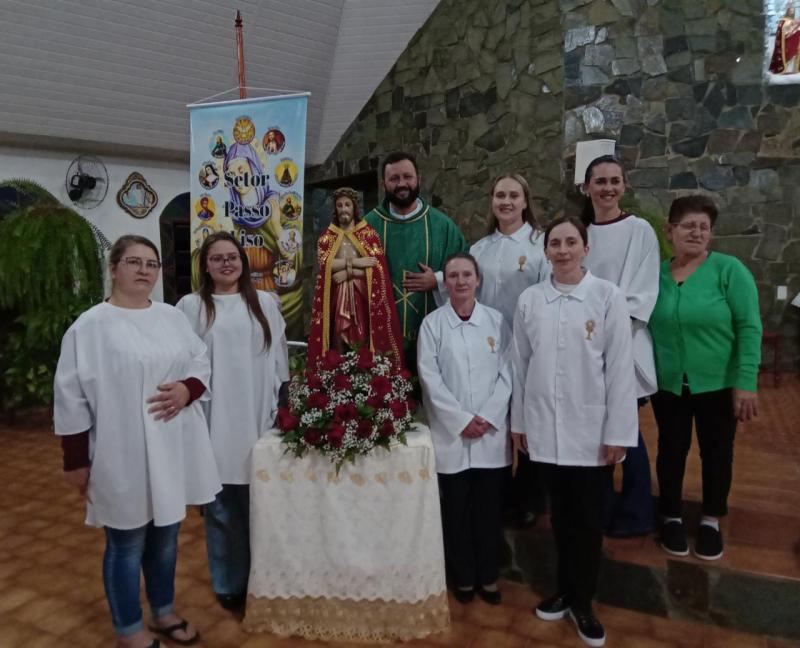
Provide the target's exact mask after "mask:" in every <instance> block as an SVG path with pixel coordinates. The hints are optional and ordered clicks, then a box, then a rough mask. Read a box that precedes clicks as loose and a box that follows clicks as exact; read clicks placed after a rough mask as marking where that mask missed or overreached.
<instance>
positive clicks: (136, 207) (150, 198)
mask: <svg viewBox="0 0 800 648" xmlns="http://www.w3.org/2000/svg"><path fill="white" fill-rule="evenodd" d="M117 204H118V205H119V206H120V207H121V208H122V209H123V210H124V211H126V212H128V213H129V214H130V215H131V216H133V217H134V218H144V217H145V216H147V215H148V214H149V213H150V212H151V211H153V209H154V208H155V206H156V205H157V204H158V194H156V192H155V189H153V188H152V187H151V186H150V185H149V184H147V180H145V179H144V176H143V175H142V174H141V173H136V172H135V171H134V172H133V173H131V174H130V175H129V176H128V179H127V180H126V181H125V183H124V184H123V185H122V188H121V189H120V190H119V191H118V192H117Z"/></svg>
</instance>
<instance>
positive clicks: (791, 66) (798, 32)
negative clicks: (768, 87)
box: [769, 11, 800, 74]
mask: <svg viewBox="0 0 800 648" xmlns="http://www.w3.org/2000/svg"><path fill="white" fill-rule="evenodd" d="M798 53H800V21H798V20H795V17H794V11H787V13H786V15H785V16H784V17H783V18H781V20H780V22H779V23H778V30H777V32H776V33H775V48H774V49H773V50H772V59H771V60H770V64H769V71H770V72H772V73H773V74H796V73H797V72H798V66H797V61H796V60H794V59H795V58H796V57H797V55H798Z"/></svg>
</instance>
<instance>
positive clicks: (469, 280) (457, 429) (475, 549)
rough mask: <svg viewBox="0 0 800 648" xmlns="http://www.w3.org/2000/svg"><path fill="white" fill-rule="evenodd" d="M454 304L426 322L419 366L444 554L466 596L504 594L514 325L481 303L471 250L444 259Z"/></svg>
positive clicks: (458, 591)
mask: <svg viewBox="0 0 800 648" xmlns="http://www.w3.org/2000/svg"><path fill="white" fill-rule="evenodd" d="M444 281H445V285H446V286H447V290H448V292H449V294H450V301H449V303H447V304H445V305H444V306H443V307H441V308H439V309H437V310H435V311H433V312H432V313H431V314H430V315H428V316H427V317H426V318H425V319H424V320H423V321H422V327H421V328H420V332H419V345H418V353H417V356H418V365H419V378H420V382H421V384H422V397H423V402H424V404H425V411H426V412H427V414H428V417H429V423H430V427H431V434H432V436H433V445H434V450H435V452H436V470H437V472H438V473H439V488H440V492H441V495H442V527H443V531H444V548H445V560H446V562H447V566H448V571H449V573H450V577H451V578H452V580H453V581H454V584H455V589H454V592H453V593H454V596H455V598H456V600H458V601H459V602H461V603H468V602H469V601H471V600H472V598H473V597H474V594H475V588H476V587H477V592H478V596H480V597H481V598H482V599H483V600H484V601H486V602H487V603H490V604H492V605H497V604H499V603H500V601H501V594H500V590H499V589H498V588H497V577H498V571H499V566H500V547H501V533H502V530H501V513H500V490H501V485H502V482H503V474H504V472H505V468H506V467H507V466H508V465H509V464H510V463H511V454H510V451H511V446H510V439H509V436H508V403H509V399H510V397H511V376H510V367H509V362H508V354H507V349H508V346H509V344H510V339H511V330H510V328H509V326H508V324H506V323H505V321H504V320H503V316H502V315H501V314H500V312H499V311H496V310H494V309H493V308H489V307H487V306H484V305H482V304H480V303H478V302H477V301H476V299H475V291H476V290H477V288H478V285H479V283H480V274H479V270H478V264H477V263H476V261H475V259H474V257H472V256H471V255H469V254H466V253H463V252H459V253H456V254H453V255H452V256H450V257H449V258H448V259H447V261H445V264H444Z"/></svg>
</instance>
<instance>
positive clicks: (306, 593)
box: [244, 425, 449, 641]
mask: <svg viewBox="0 0 800 648" xmlns="http://www.w3.org/2000/svg"><path fill="white" fill-rule="evenodd" d="M407 442H408V444H407V445H406V446H403V445H396V446H394V447H393V448H392V450H391V452H386V451H385V450H383V449H380V448H378V449H376V450H374V451H373V452H372V453H371V454H370V455H369V456H368V457H359V458H358V459H357V460H356V462H355V463H354V464H350V463H347V464H345V465H344V466H343V467H342V468H341V470H340V471H339V474H338V475H337V474H336V471H335V469H334V467H333V465H332V464H331V463H330V461H329V460H328V459H326V458H325V457H323V456H322V455H320V454H318V453H316V452H314V453H310V454H308V455H306V456H305V457H303V458H302V459H297V458H295V457H293V456H292V455H290V454H285V453H284V451H285V446H284V445H282V444H281V442H280V437H279V435H278V434H277V432H275V431H273V432H272V433H270V434H269V435H268V436H266V437H264V438H262V439H261V440H260V441H259V442H258V443H257V444H256V446H255V448H254V449H253V461H252V474H251V482H250V483H251V485H250V544H251V567H250V582H249V587H248V601H247V614H246V617H245V621H244V625H245V629H247V630H250V631H269V632H274V633H276V634H281V635H290V634H295V635H300V636H303V637H305V638H307V639H327V640H353V639H355V640H362V641H392V640H397V639H401V640H409V639H415V638H419V637H423V636H427V635H428V634H431V633H433V632H440V631H442V630H445V629H446V628H447V626H448V624H449V611H448V607H447V596H446V589H445V575H444V554H443V548H442V528H441V515H440V507H439V489H438V483H437V479H436V465H435V459H434V452H433V444H432V441H431V437H430V431H429V430H428V428H427V427H425V426H423V425H417V426H416V427H415V429H414V430H412V431H410V432H409V433H408V434H407Z"/></svg>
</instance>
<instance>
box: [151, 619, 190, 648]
mask: <svg viewBox="0 0 800 648" xmlns="http://www.w3.org/2000/svg"><path fill="white" fill-rule="evenodd" d="M188 627H189V622H188V621H187V620H186V619H183V620H182V621H180V622H179V623H175V624H173V625H171V626H167V627H166V628H159V627H157V626H152V625H151V626H150V632H156V633H158V634H162V635H164V636H165V637H167V639H169V640H170V641H171V642H173V643H176V644H178V645H179V646H193V645H194V644H196V643H197V642H198V641H200V631H199V630H198V631H197V632H195V633H194V637H189V639H178V637H175V636H174V635H175V633H176V632H180V631H181V630H182V631H183V632H186V628H188ZM151 648H152V646H151ZM156 648H158V643H156Z"/></svg>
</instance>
